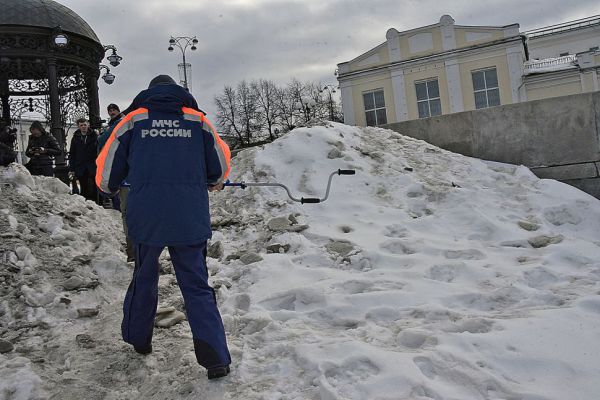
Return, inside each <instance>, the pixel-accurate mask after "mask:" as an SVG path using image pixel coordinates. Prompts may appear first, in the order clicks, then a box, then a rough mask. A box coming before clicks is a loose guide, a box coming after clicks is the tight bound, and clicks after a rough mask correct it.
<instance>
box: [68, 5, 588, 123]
mask: <svg viewBox="0 0 600 400" xmlns="http://www.w3.org/2000/svg"><path fill="white" fill-rule="evenodd" d="M59 2H60V3H62V4H64V5H66V6H67V7H69V8H71V9H72V10H74V11H75V12H77V13H78V14H79V15H81V16H82V17H83V18H84V19H85V20H86V21H87V22H88V23H89V24H90V26H91V27H92V28H93V29H94V31H95V32H96V34H97V35H98V37H99V38H100V40H101V42H102V44H114V45H115V46H117V48H118V50H119V54H120V55H121V56H123V57H124V60H123V63H122V64H121V65H120V66H119V67H117V68H113V69H112V71H111V72H114V74H115V75H116V76H117V79H116V81H115V83H114V84H113V85H112V86H108V85H106V84H105V83H104V82H103V81H102V80H101V81H99V86H100V105H101V108H102V112H103V113H105V110H106V105H107V104H109V103H112V102H115V103H117V104H119V105H120V106H121V108H122V109H123V108H124V107H126V106H127V105H128V104H129V102H130V101H131V99H132V98H133V97H134V96H135V95H136V94H137V93H138V92H139V91H140V90H142V89H145V88H146V87H147V86H148V83H149V81H150V80H151V79H152V78H153V77H154V76H156V75H159V74H169V75H171V76H172V77H173V78H175V79H176V80H177V77H178V70H177V64H178V63H179V62H181V52H179V50H177V49H176V51H174V52H172V53H170V52H168V51H167V47H168V46H169V43H168V41H169V38H170V37H171V36H194V35H195V36H197V38H198V40H199V41H200V43H199V44H198V50H197V51H195V52H192V51H190V50H188V51H187V52H186V57H187V58H188V62H190V63H191V64H192V75H193V78H192V93H193V94H194V96H195V97H196V99H197V100H198V104H199V105H200V108H202V109H203V110H205V111H206V112H207V113H208V115H209V118H211V119H215V117H214V111H215V106H214V100H213V99H214V96H215V95H216V94H219V93H220V92H221V91H222V90H223V87H224V86H225V85H236V84H237V83H238V82H240V81H241V80H243V79H246V80H253V79H259V78H264V79H271V80H274V81H276V82H277V83H281V84H284V83H286V82H288V81H289V80H290V79H291V78H292V77H296V78H298V79H300V80H302V81H316V82H321V83H323V84H327V83H332V84H334V83H337V81H336V79H335V76H334V71H335V69H336V65H337V64H338V63H340V62H344V61H348V60H351V59H353V58H354V57H356V56H358V55H360V54H361V53H364V52H365V51H367V50H369V49H371V48H373V47H374V46H377V45H378V44H380V43H383V42H384V41H385V33H386V31H387V30H388V29H389V28H396V29H398V30H399V31H403V30H407V29H412V28H417V27H420V26H424V25H430V24H434V23H437V22H438V21H439V19H440V17H441V16H442V15H443V14H450V15H451V16H452V17H453V18H454V19H455V21H456V24H458V25H500V26H502V25H509V24H512V23H518V24H520V26H521V31H524V30H529V29H533V28H537V27H543V26H547V25H551V24H555V23H560V22H564V21H570V20H574V19H578V18H583V17H587V16H592V15H598V14H600V1H598V0H527V1H526V0H479V1H477V2H475V1H473V0H453V1H439V0H222V1H220V2H216V1H207V0H170V1H165V0H143V1H142V0H129V1H127V2H124V1H122V0H118V1H117V0H102V1H87V0H86V1H84V0H59ZM444 3H445V4H444ZM103 116H105V115H103Z"/></svg>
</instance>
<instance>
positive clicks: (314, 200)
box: [300, 197, 321, 204]
mask: <svg viewBox="0 0 600 400" xmlns="http://www.w3.org/2000/svg"><path fill="white" fill-rule="evenodd" d="M320 202H321V199H318V198H316V197H306V198H305V197H302V198H301V199H300V203H302V204H304V203H320Z"/></svg>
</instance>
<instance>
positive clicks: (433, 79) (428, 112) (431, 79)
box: [415, 76, 443, 118]
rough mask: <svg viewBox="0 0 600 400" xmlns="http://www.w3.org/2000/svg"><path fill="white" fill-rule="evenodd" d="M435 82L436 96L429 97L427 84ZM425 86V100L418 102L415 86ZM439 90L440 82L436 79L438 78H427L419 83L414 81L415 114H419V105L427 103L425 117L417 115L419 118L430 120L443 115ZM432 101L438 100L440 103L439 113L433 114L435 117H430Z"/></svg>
mask: <svg viewBox="0 0 600 400" xmlns="http://www.w3.org/2000/svg"><path fill="white" fill-rule="evenodd" d="M433 81H435V82H437V87H438V96H437V97H430V95H429V85H428V83H429V82H433ZM422 83H424V84H425V89H426V90H427V98H426V99H424V100H419V98H418V95H417V93H418V92H417V85H418V84H422ZM441 95H442V94H441V90H440V81H439V79H438V77H437V76H436V77H435V78H427V79H423V80H420V81H415V96H417V113H419V104H420V103H427V115H424V116H421V115H420V114H419V118H430V117H437V116H438V115H442V114H443V110H442V99H441ZM433 100H439V102H440V113H439V114H435V115H431V101H433Z"/></svg>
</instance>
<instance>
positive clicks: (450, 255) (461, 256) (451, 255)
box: [444, 249, 486, 260]
mask: <svg viewBox="0 0 600 400" xmlns="http://www.w3.org/2000/svg"><path fill="white" fill-rule="evenodd" d="M444 256H445V257H446V258H447V259H449V260H483V259H485V258H486V256H485V254H483V253H482V252H481V251H479V250H477V249H467V250H447V251H446V252H444Z"/></svg>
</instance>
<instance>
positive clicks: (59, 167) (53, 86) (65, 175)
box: [48, 56, 69, 184]
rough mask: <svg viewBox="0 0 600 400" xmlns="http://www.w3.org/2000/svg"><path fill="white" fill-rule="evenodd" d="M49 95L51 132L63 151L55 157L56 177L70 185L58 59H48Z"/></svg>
mask: <svg viewBox="0 0 600 400" xmlns="http://www.w3.org/2000/svg"><path fill="white" fill-rule="evenodd" d="M48 94H49V96H50V118H51V121H50V122H51V127H50V132H51V133H52V136H54V137H55V138H56V140H57V141H58V146H59V147H60V149H61V150H62V153H61V154H60V155H59V156H56V157H55V159H54V160H55V165H56V166H55V168H54V176H56V177H57V178H59V179H60V180H61V181H63V182H65V183H67V184H68V183H69V172H68V168H67V165H66V163H65V155H66V148H67V145H66V143H65V139H66V138H65V131H64V129H63V126H62V120H61V115H60V95H59V93H58V73H57V70H56V58H55V57H53V56H51V57H50V58H48Z"/></svg>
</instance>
